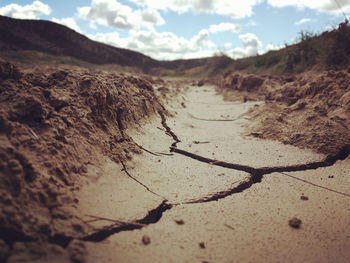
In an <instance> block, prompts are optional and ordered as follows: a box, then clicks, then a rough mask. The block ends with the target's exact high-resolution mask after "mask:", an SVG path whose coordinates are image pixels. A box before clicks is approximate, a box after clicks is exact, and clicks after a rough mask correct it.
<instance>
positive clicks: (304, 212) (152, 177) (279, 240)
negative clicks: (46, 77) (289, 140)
mask: <svg viewBox="0 0 350 263" xmlns="http://www.w3.org/2000/svg"><path fill="white" fill-rule="evenodd" d="M255 104H261V103H260V102H258V103H256V102H249V103H239V102H224V101H223V99H222V97H221V96H219V95H217V94H216V93H215V91H214V87H211V86H204V87H188V89H187V91H186V92H185V93H184V94H182V95H179V96H178V97H177V99H176V100H173V101H172V102H171V103H169V106H167V109H168V110H169V112H170V113H171V114H172V117H168V116H164V115H163V114H158V115H155V116H153V117H151V118H150V119H149V120H148V121H147V122H145V123H143V124H142V125H141V127H139V128H136V129H133V130H130V131H128V134H129V136H131V137H132V138H133V140H134V141H135V142H136V143H137V144H138V145H139V146H141V147H142V148H143V151H144V152H143V154H141V155H135V156H134V157H133V159H132V161H127V162H122V163H120V164H115V163H113V162H111V161H109V160H106V161H105V165H104V169H102V170H100V171H96V170H94V169H91V170H89V171H88V176H92V177H95V181H94V182H93V183H90V184H89V186H87V187H85V188H83V190H82V191H81V192H80V193H81V195H82V196H81V197H80V198H79V200H81V202H80V204H79V209H80V213H81V216H82V217H84V216H85V218H84V219H85V220H87V221H88V220H90V221H91V223H90V224H92V225H94V227H96V228H97V229H101V227H104V228H102V230H100V231H97V232H95V234H94V235H91V236H89V237H87V238H85V241H84V242H83V245H84V246H85V248H86V251H87V255H86V261H87V262H259V261H264V262H281V261H286V260H287V261H288V262H303V261H304V262H348V259H349V257H350V252H349V250H348V248H349V247H350V234H349V233H350V224H349V222H350V214H349V212H348V211H349V210H350V202H349V201H350V178H349V175H348V171H349V168H350V160H349V159H348V158H346V159H345V160H340V159H344V158H341V157H339V156H335V157H334V158H328V159H326V156H323V155H321V154H315V153H314V152H312V151H310V150H305V149H303V150H301V149H299V148H296V147H293V146H286V145H283V144H281V143H279V142H276V141H268V140H261V139H257V138H250V137H244V136H243V135H242V134H243V132H244V129H245V127H246V126H247V125H249V123H250V122H251V120H250V119H249V117H248V116H247V115H245V113H246V112H247V111H248V110H249V108H251V107H253V106H254V105H255ZM338 159H339V160H338ZM91 193H93V194H91ZM293 218H296V219H294V221H293V220H292V221H290V220H291V219H293ZM297 219H299V220H297ZM113 220H114V221H113Z"/></svg>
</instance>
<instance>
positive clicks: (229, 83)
mask: <svg viewBox="0 0 350 263" xmlns="http://www.w3.org/2000/svg"><path fill="white" fill-rule="evenodd" d="M349 79H350V68H347V69H343V70H329V71H321V72H318V71H308V72H304V73H301V74H296V75H288V76H269V75H260V76H259V75H253V74H244V73H231V74H228V75H227V76H225V78H223V79H222V80H220V81H221V83H218V86H219V87H218V89H217V91H218V92H219V93H221V94H222V95H223V96H224V99H225V100H237V99H241V100H243V101H247V100H264V101H265V103H264V104H263V105H260V106H258V105H257V106H256V107H254V108H253V109H251V110H250V111H249V112H248V115H249V116H250V117H251V120H252V122H251V123H250V124H249V126H248V127H247V129H246V135H251V136H255V137H259V138H263V139H271V140H279V141H281V142H283V143H285V144H291V145H294V146H297V147H300V148H309V149H312V150H314V151H316V152H318V153H323V154H326V155H332V154H336V153H337V152H339V151H340V150H341V149H342V148H343V147H344V146H346V145H349V144H350V132H349V127H350V120H349V118H348V117H347V116H348V115H349V112H350V84H349Z"/></svg>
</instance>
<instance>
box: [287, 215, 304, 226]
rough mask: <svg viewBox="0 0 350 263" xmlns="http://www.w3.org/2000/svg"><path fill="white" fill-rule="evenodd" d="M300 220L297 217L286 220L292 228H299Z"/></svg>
mask: <svg viewBox="0 0 350 263" xmlns="http://www.w3.org/2000/svg"><path fill="white" fill-rule="evenodd" d="M301 223H302V221H301V220H300V219H299V218H296V217H293V218H291V219H289V220H288V225H289V226H290V227H293V228H300V226H301Z"/></svg>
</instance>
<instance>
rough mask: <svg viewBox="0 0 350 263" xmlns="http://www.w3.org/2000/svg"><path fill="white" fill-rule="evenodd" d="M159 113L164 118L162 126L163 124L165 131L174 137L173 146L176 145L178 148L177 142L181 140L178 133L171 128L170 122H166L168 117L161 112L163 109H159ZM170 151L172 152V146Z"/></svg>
mask: <svg viewBox="0 0 350 263" xmlns="http://www.w3.org/2000/svg"><path fill="white" fill-rule="evenodd" d="M158 114H159V116H160V118H161V120H162V126H163V127H164V129H165V133H166V134H167V135H169V136H170V137H172V138H173V140H174V142H173V143H172V144H171V147H175V148H176V146H177V144H178V143H179V142H181V141H180V139H179V138H178V137H177V135H176V134H175V133H174V132H173V131H172V129H171V128H170V127H169V126H168V124H167V123H166V118H165V115H164V113H163V112H161V111H158ZM170 152H172V150H171V148H170Z"/></svg>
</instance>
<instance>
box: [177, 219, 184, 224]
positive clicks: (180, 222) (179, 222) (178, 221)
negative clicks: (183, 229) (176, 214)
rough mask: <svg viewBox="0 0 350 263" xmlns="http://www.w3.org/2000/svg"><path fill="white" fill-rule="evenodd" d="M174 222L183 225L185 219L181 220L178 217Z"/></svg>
mask: <svg viewBox="0 0 350 263" xmlns="http://www.w3.org/2000/svg"><path fill="white" fill-rule="evenodd" d="M175 222H176V224H178V225H183V224H185V221H183V220H182V219H179V220H175Z"/></svg>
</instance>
